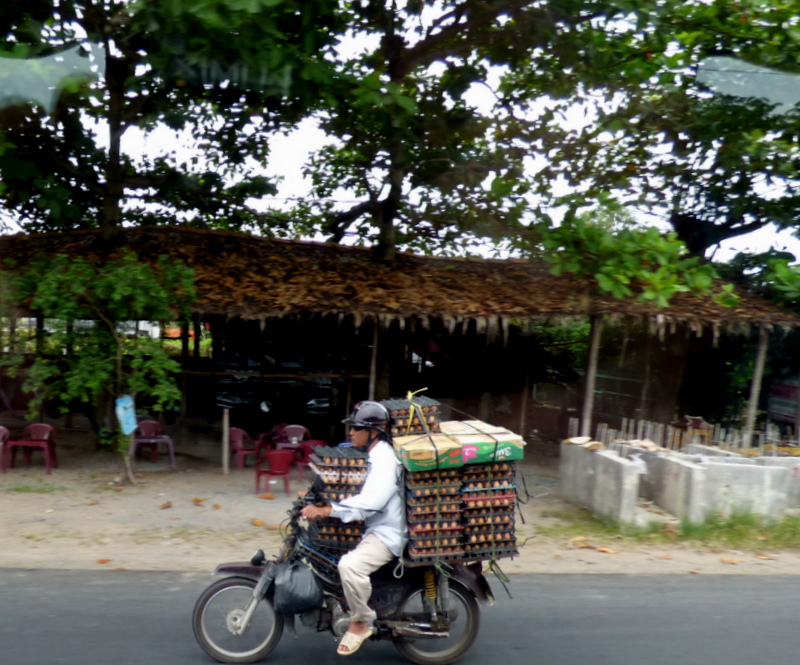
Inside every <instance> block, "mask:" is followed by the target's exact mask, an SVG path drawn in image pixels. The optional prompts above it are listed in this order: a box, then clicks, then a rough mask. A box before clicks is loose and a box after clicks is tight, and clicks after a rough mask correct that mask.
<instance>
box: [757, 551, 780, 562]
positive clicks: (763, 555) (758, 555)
mask: <svg viewBox="0 0 800 665" xmlns="http://www.w3.org/2000/svg"><path fill="white" fill-rule="evenodd" d="M756 558H757V559H769V560H770V561H775V557H774V556H770V555H769V554H762V553H761V552H758V553H756Z"/></svg>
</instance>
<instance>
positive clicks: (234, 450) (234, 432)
mask: <svg viewBox="0 0 800 665" xmlns="http://www.w3.org/2000/svg"><path fill="white" fill-rule="evenodd" d="M228 441H229V442H230V444H231V455H236V466H237V468H239V469H244V467H245V466H246V465H247V456H248V455H256V456H257V455H258V443H256V442H255V441H253V439H252V438H250V435H249V434H248V433H247V432H245V431H244V430H243V429H242V428H241V427H231V428H230V429H229V430H228Z"/></svg>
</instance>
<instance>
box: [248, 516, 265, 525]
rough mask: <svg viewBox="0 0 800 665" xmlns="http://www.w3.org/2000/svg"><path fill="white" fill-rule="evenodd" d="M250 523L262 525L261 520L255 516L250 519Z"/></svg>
mask: <svg viewBox="0 0 800 665" xmlns="http://www.w3.org/2000/svg"><path fill="white" fill-rule="evenodd" d="M250 524H252V525H253V526H264V522H263V521H261V520H257V519H255V518H253V519H251V520H250Z"/></svg>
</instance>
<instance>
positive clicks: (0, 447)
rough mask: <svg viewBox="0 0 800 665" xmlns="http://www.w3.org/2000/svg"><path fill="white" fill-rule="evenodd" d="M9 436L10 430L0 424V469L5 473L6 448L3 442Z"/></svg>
mask: <svg viewBox="0 0 800 665" xmlns="http://www.w3.org/2000/svg"><path fill="white" fill-rule="evenodd" d="M10 436H11V432H9V431H8V428H6V427H3V426H2V425H0V469H2V471H3V472H4V473H5V470H6V455H5V452H6V448H5V444H6V441H8V439H9V437H10Z"/></svg>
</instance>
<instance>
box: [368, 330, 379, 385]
mask: <svg viewBox="0 0 800 665" xmlns="http://www.w3.org/2000/svg"><path fill="white" fill-rule="evenodd" d="M378 328H379V323H378V319H375V327H374V329H373V331H372V358H371V359H370V361H369V399H375V386H376V384H377V382H378Z"/></svg>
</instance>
